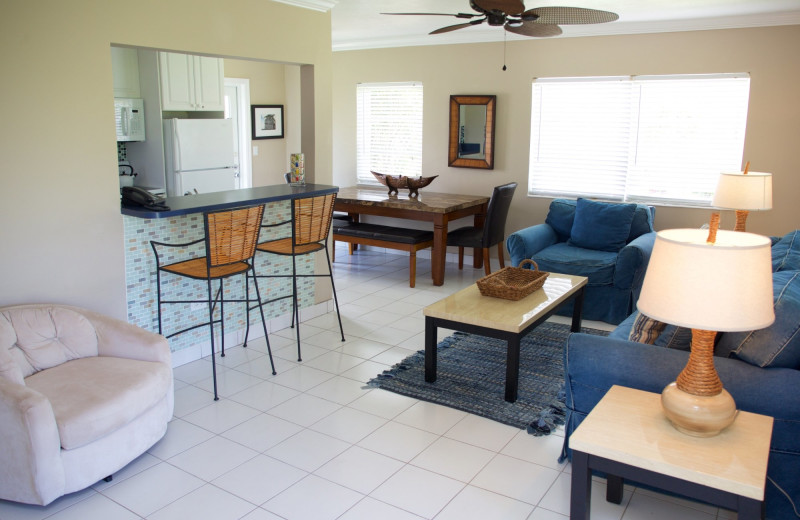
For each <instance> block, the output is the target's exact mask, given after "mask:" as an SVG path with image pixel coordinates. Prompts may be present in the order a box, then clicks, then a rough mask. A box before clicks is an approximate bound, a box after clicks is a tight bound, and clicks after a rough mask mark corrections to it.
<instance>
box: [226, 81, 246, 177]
mask: <svg viewBox="0 0 800 520" xmlns="http://www.w3.org/2000/svg"><path fill="white" fill-rule="evenodd" d="M224 117H225V119H231V120H232V121H233V128H234V132H233V149H234V157H235V159H236V164H238V165H239V174H238V176H237V183H236V184H237V185H236V189H242V188H251V187H252V186H253V163H252V159H251V157H250V147H251V140H250V80H249V79H245V78H225V115H224Z"/></svg>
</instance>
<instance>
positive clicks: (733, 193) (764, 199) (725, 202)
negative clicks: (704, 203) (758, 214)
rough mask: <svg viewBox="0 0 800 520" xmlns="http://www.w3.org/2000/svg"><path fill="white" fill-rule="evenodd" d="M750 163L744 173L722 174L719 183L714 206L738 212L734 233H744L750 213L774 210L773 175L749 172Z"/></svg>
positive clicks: (713, 201) (712, 203)
mask: <svg viewBox="0 0 800 520" xmlns="http://www.w3.org/2000/svg"><path fill="white" fill-rule="evenodd" d="M749 169H750V163H749V162H748V163H747V164H746V165H745V167H744V171H743V172H722V173H721V174H720V176H719V180H718V181H717V190H716V191H715V192H714V199H713V200H712V202H711V205H712V206H715V207H717V208H722V209H735V210H736V226H735V227H734V228H733V229H734V231H744V230H745V222H746V221H747V215H749V214H750V211H759V210H766V209H772V174H771V173H763V172H748V170H749Z"/></svg>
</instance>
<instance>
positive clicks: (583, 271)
mask: <svg viewBox="0 0 800 520" xmlns="http://www.w3.org/2000/svg"><path fill="white" fill-rule="evenodd" d="M533 260H534V261H536V263H537V264H538V265H539V269H540V270H541V271H548V272H552V273H569V274H573V275H577V276H586V277H587V278H589V285H611V284H613V283H614V270H615V268H616V264H617V253H611V252H608V251H597V250H593V249H582V248H580V247H575V246H571V245H569V243H567V242H559V243H558V244H553V245H552V246H550V247H547V248H545V249H542V250H541V251H539V252H538V253H536V254H535V255H533Z"/></svg>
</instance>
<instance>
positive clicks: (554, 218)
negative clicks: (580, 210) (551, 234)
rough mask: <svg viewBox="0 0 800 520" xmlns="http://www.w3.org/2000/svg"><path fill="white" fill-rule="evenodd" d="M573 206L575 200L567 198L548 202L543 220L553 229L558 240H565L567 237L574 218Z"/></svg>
mask: <svg viewBox="0 0 800 520" xmlns="http://www.w3.org/2000/svg"><path fill="white" fill-rule="evenodd" d="M575 206H576V201H574V200H568V199H554V200H553V201H552V202H551V203H550V210H549V211H548V212H547V218H545V219H544V222H545V224H548V225H550V227H551V228H553V229H554V230H555V232H556V234H557V235H558V240H559V242H566V240H567V239H568V238H569V234H570V232H571V231H572V223H573V221H574V220H575Z"/></svg>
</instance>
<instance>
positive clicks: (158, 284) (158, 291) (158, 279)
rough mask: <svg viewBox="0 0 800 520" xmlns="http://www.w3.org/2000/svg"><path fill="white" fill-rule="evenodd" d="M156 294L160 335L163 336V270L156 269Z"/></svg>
mask: <svg viewBox="0 0 800 520" xmlns="http://www.w3.org/2000/svg"><path fill="white" fill-rule="evenodd" d="M156 294H157V298H158V333H159V334H161V333H162V332H161V270H160V269H159V268H158V267H156Z"/></svg>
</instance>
